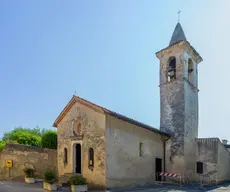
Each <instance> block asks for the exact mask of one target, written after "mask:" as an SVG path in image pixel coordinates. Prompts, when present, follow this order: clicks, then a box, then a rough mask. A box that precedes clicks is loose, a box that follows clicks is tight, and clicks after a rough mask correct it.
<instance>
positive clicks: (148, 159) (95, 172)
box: [53, 23, 230, 189]
mask: <svg viewBox="0 0 230 192" xmlns="http://www.w3.org/2000/svg"><path fill="white" fill-rule="evenodd" d="M156 57H157V58H158V59H159V62H160V73H159V74H160V78H159V79H160V82H159V88H160V129H156V128H154V127H152V126H149V125H146V124H144V123H142V122H138V121H136V120H134V119H131V118H129V117H126V116H124V115H122V114H119V113H116V112H114V111H111V110H109V109H106V108H104V107H103V106H99V105H97V104H95V103H93V102H90V101H87V100H85V99H83V98H80V97H77V96H75V95H74V96H73V97H72V99H71V100H70V101H69V103H68V104H67V105H66V106H65V108H64V109H63V111H62V112H61V113H60V115H59V116H58V117H57V119H56V120H55V122H54V124H53V126H54V127H56V128H57V132H58V175H59V177H60V178H62V181H63V182H64V180H65V179H67V178H68V176H69V175H71V174H81V175H83V176H84V177H86V178H87V180H88V182H89V187H94V188H104V189H105V188H113V187H127V186H133V185H139V184H151V183H154V182H155V181H156V180H169V179H172V181H176V180H177V179H178V178H176V177H175V178H170V177H163V176H162V177H161V176H160V175H159V174H160V173H161V172H164V173H174V174H177V175H180V178H181V179H182V182H188V183H192V182H199V181H200V178H201V177H202V180H204V181H206V182H210V181H215V182H217V183H220V182H222V181H226V180H229V178H230V153H229V150H228V149H230V145H228V144H227V141H226V140H223V141H222V142H221V141H220V139H219V138H198V120H199V119H198V111H199V110H198V92H199V89H198V64H199V63H200V62H202V57H201V56H200V55H199V53H198V52H197V51H196V50H195V48H194V47H193V46H192V45H191V44H190V43H189V41H188V40H187V39H186V36H185V34H184V31H183V29H182V27H181V24H180V23H177V25H176V27H175V29H174V32H173V34H172V37H171V40H170V43H169V45H168V46H167V47H166V48H163V49H162V50H160V51H158V52H157V53H156ZM155 86H157V85H155Z"/></svg>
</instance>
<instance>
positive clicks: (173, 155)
mask: <svg viewBox="0 0 230 192" xmlns="http://www.w3.org/2000/svg"><path fill="white" fill-rule="evenodd" d="M171 56H173V57H175V58H176V79H175V80H172V81H170V82H167V75H166V74H167V66H168V60H169V58H170V57H171ZM158 58H159V59H160V97H161V98H160V99H161V119H160V129H161V130H162V131H165V132H167V133H170V134H171V135H172V138H171V140H170V141H168V142H167V145H166V170H167V171H168V172H175V173H179V174H181V175H182V176H183V177H184V178H189V179H190V180H191V179H194V177H195V159H196V155H195V150H194V149H195V146H196V142H195V138H196V137H197V136H198V89H197V87H196V86H197V73H196V67H194V68H195V70H194V72H193V75H194V76H193V78H192V79H193V82H190V81H188V59H189V58H191V59H192V58H193V55H190V56H189V55H188V53H187V52H186V51H185V49H184V45H183V43H178V44H176V45H174V46H172V47H169V48H168V49H166V50H164V51H163V52H161V53H160V54H159V55H158ZM193 62H194V60H193ZM194 66H196V63H194ZM169 159H171V161H169Z"/></svg>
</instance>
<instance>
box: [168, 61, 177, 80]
mask: <svg viewBox="0 0 230 192" xmlns="http://www.w3.org/2000/svg"><path fill="white" fill-rule="evenodd" d="M173 79H176V58H175V57H170V58H169V61H168V68H167V80H168V82H170V81H171V80H173Z"/></svg>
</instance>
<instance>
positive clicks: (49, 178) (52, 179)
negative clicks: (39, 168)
mask: <svg viewBox="0 0 230 192" xmlns="http://www.w3.org/2000/svg"><path fill="white" fill-rule="evenodd" d="M57 181H58V179H57V175H56V172H55V171H53V170H49V169H47V170H46V171H45V175H44V182H43V188H44V189H46V190H48V191H56V190H57Z"/></svg>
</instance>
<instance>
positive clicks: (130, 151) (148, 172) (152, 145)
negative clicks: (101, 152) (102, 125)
mask: <svg viewBox="0 0 230 192" xmlns="http://www.w3.org/2000/svg"><path fill="white" fill-rule="evenodd" d="M140 142H141V143H143V150H144V152H143V156H139V144H140ZM163 145H164V138H163V137H162V136H161V135H160V134H157V133H154V132H152V131H149V130H146V129H143V128H141V127H138V126H136V125H133V124H130V123H127V122H125V121H122V120H119V119H117V118H114V117H112V116H109V115H107V116H106V167H107V168H106V170H107V171H106V173H107V174H106V181H107V182H106V183H107V186H108V187H122V186H129V185H138V184H146V183H153V182H154V181H155V159H156V158H161V159H162V170H163V169H164V147H163Z"/></svg>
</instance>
